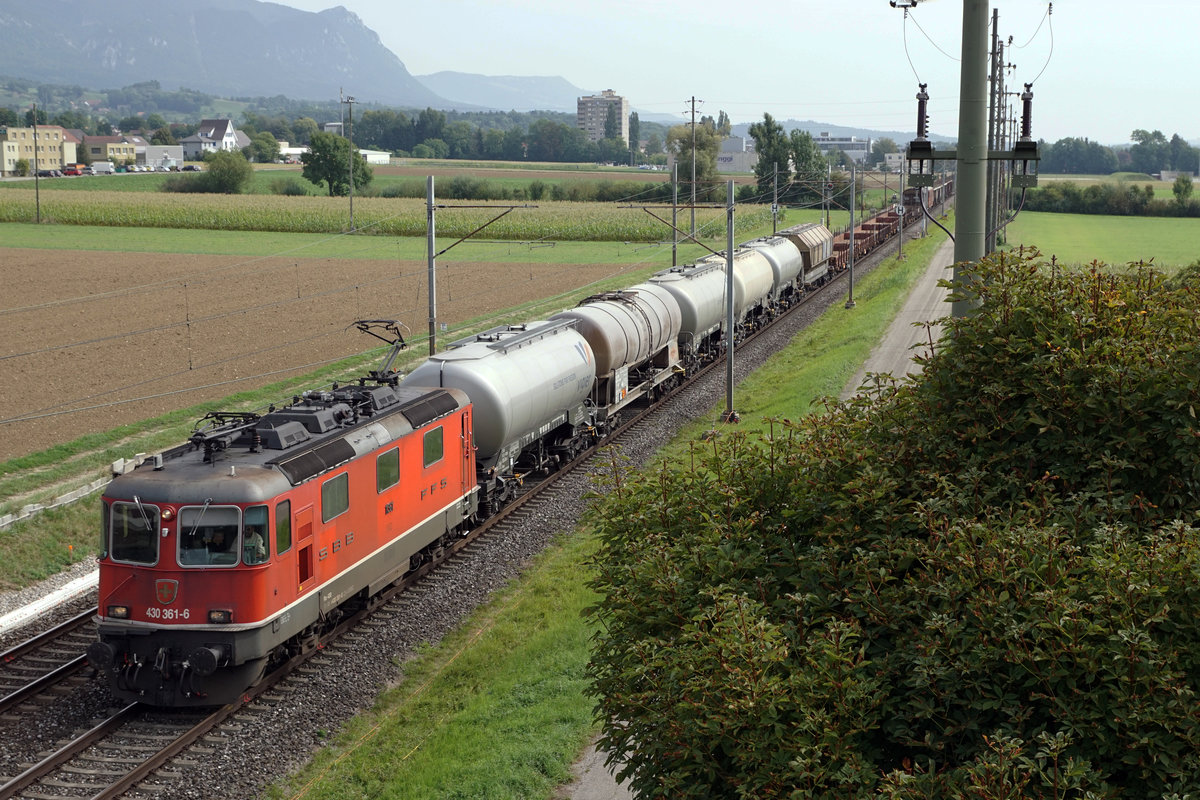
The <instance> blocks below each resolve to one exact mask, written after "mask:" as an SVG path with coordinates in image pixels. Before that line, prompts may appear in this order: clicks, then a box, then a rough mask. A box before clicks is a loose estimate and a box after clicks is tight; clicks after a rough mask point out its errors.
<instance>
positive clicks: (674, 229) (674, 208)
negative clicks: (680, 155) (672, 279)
mask: <svg viewBox="0 0 1200 800" xmlns="http://www.w3.org/2000/svg"><path fill="white" fill-rule="evenodd" d="M678 216H679V162H678V161H676V162H675V163H674V164H672V165H671V266H672V267H677V266H679V225H678V224H677V220H678Z"/></svg>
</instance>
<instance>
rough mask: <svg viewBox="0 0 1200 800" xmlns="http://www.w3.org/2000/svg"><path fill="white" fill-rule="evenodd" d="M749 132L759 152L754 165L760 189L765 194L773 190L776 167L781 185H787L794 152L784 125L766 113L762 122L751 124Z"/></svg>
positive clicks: (755, 148) (756, 150)
mask: <svg viewBox="0 0 1200 800" xmlns="http://www.w3.org/2000/svg"><path fill="white" fill-rule="evenodd" d="M749 133H750V138H751V139H753V140H754V151H755V152H756V153H758V163H756V164H755V165H754V177H755V179H756V182H757V183H758V191H759V192H760V193H764V194H765V193H768V192H770V191H771V190H772V186H773V185H774V181H775V175H776V169H778V174H779V186H786V185H787V184H788V182H789V181H791V176H792V168H791V160H792V154H791V148H790V147H789V146H788V136H787V133H786V132H784V130H783V126H782V125H780V124H779V123H778V122H776V121H775V118H774V117H772V116H771V115H770V114H765V113H764V114H763V118H762V121H761V122H755V123H754V124H753V125H751V126H750V131H749Z"/></svg>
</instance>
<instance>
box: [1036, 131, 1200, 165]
mask: <svg viewBox="0 0 1200 800" xmlns="http://www.w3.org/2000/svg"><path fill="white" fill-rule="evenodd" d="M1130 138H1131V139H1132V140H1133V145H1132V146H1131V147H1121V148H1112V147H1107V146H1105V145H1102V144H1099V143H1097V142H1093V141H1090V140H1088V139H1079V138H1066V139H1059V140H1058V141H1057V142H1054V143H1053V144H1047V143H1046V142H1041V143H1040V147H1041V155H1042V160H1041V163H1040V164H1039V165H1038V171H1039V172H1041V173H1043V174H1049V173H1054V174H1067V175H1109V174H1111V173H1113V172H1118V171H1129V172H1141V173H1145V174H1147V175H1152V174H1154V173H1158V172H1162V171H1164V170H1177V171H1181V172H1191V173H1193V174H1196V173H1198V172H1200V150H1198V149H1197V148H1195V147H1192V146H1191V145H1190V144H1188V143H1187V141H1186V140H1185V139H1184V138H1183V137H1182V136H1180V135H1179V134H1177V133H1176V134H1174V135H1172V136H1171V138H1170V139H1169V140H1168V139H1167V137H1166V136H1165V135H1164V134H1163V132H1162V131H1157V130H1156V131H1147V130H1143V129H1141V128H1139V129H1137V130H1135V131H1134V132H1133V133H1131V134H1130Z"/></svg>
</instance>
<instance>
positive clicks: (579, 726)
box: [266, 537, 595, 800]
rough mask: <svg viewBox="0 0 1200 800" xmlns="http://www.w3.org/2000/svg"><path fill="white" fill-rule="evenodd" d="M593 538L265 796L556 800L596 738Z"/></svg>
mask: <svg viewBox="0 0 1200 800" xmlns="http://www.w3.org/2000/svg"><path fill="white" fill-rule="evenodd" d="M593 552H594V545H593V542H592V540H591V539H589V538H587V537H573V538H570V539H567V540H566V541H565V542H564V543H563V544H562V545H561V546H559V547H555V548H552V549H551V550H550V551H548V552H547V553H545V554H544V555H543V556H542V557H541V558H539V559H538V560H537V562H536V564H535V565H534V566H533V567H532V568H531V569H530V571H529V573H528V575H527V576H526V577H525V578H524V579H522V580H521V581H519V582H516V583H514V584H513V585H510V586H509V587H507V588H506V589H504V590H503V591H501V592H500V593H499V594H498V595H497V596H496V598H495V599H494V600H493V601H492V602H491V603H490V604H488V605H487V606H486V607H484V608H482V609H480V610H478V611H477V612H476V613H474V614H473V615H472V616H471V618H470V619H469V620H468V621H467V622H466V623H465V624H464V625H463V626H462V627H461V628H459V629H458V630H457V631H455V632H454V633H452V634H450V635H449V636H447V637H446V638H445V639H443V640H442V642H441V643H440V644H438V645H437V646H436V647H432V648H428V649H426V650H425V651H424V652H422V653H421V654H420V655H419V656H417V657H416V658H415V659H414V660H412V661H410V662H409V663H407V664H406V665H405V667H404V681H403V682H402V683H401V684H400V685H399V686H397V687H396V688H394V689H391V690H389V691H388V692H386V693H384V694H383V695H382V696H381V697H380V698H379V700H378V702H377V703H376V704H375V707H374V708H373V709H371V711H369V712H367V713H364V714H360V715H359V716H357V717H355V719H354V720H353V721H352V722H351V723H350V724H349V725H347V726H346V728H345V729H344V730H343V731H342V732H340V733H339V734H338V735H337V736H336V737H335V738H334V740H333V742H332V744H331V745H330V746H329V747H328V748H326V749H324V750H322V751H320V752H319V753H317V755H316V756H315V757H314V759H313V760H312V762H311V763H310V764H309V765H308V766H307V767H305V768H304V769H303V770H301V771H300V772H299V773H297V774H296V775H294V776H293V777H292V778H291V779H290V780H289V781H287V783H286V784H285V785H282V786H274V787H272V788H271V789H269V790H268V792H267V793H266V796H267V797H271V798H283V797H289V798H294V799H295V800H299V799H300V798H304V799H305V800H357V799H358V798H361V800H368V799H369V800H400V798H404V800H432V798H480V799H482V798H496V799H497V800H499V799H500V798H531V797H547V796H549V794H550V792H551V791H552V790H553V789H554V787H555V786H558V785H560V784H561V783H563V782H565V781H566V780H568V779H569V777H570V771H569V770H570V765H571V764H572V763H573V762H574V760H575V758H576V756H577V755H578V753H579V751H580V750H581V748H582V747H583V746H584V744H585V743H586V741H587V740H588V739H589V738H590V736H591V734H592V732H593V730H594V726H593V722H592V702H591V701H590V700H589V699H588V698H587V697H586V696H585V695H584V690H585V688H586V686H587V675H586V671H585V667H586V664H587V660H588V654H589V640H590V637H591V633H592V631H591V629H590V628H589V627H588V625H587V624H586V623H585V622H584V619H583V617H582V612H583V609H584V608H585V607H587V606H588V605H589V604H590V603H592V602H594V599H595V598H594V595H593V593H592V592H591V591H590V590H589V589H587V588H586V584H587V581H588V573H587V569H586V568H585V567H584V566H583V564H585V563H586V562H587V560H588V559H589V558H590V557H591V555H592V554H593Z"/></svg>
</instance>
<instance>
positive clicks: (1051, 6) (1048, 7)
mask: <svg viewBox="0 0 1200 800" xmlns="http://www.w3.org/2000/svg"><path fill="white" fill-rule="evenodd" d="M1053 9H1054V3H1048V4H1047V5H1046V13H1045V14H1043V15H1042V20H1041V22H1039V23H1038V26H1037V30H1035V31H1034V32H1033V36H1030V37H1029V41H1028V42H1026V43H1025V44H1013V43H1012V42H1011V41H1010V42H1009V46H1010V47H1015V48H1016V49H1018V50H1024V49H1025V48H1026V47H1029V45H1031V44H1033V40H1034V39H1036V38H1037V35H1038V32H1040V31H1041V30H1042V26H1043V25H1045V24H1046V20H1047V19H1048V18H1049V16H1050V12H1051V11H1052V10H1053Z"/></svg>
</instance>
